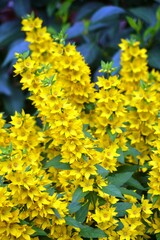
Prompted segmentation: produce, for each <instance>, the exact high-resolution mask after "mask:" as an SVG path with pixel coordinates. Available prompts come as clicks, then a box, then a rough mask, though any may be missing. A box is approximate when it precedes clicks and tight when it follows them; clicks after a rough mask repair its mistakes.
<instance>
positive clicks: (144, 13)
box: [129, 7, 156, 26]
mask: <svg viewBox="0 0 160 240" xmlns="http://www.w3.org/2000/svg"><path fill="white" fill-rule="evenodd" d="M129 11H130V12H131V13H132V14H133V15H134V16H136V17H137V18H140V19H142V20H143V21H145V22H146V23H148V24H149V25H151V26H153V25H154V24H155V23H156V15H155V11H154V9H153V8H151V7H136V8H131V9H129Z"/></svg>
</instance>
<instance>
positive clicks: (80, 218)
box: [76, 202, 89, 223]
mask: <svg viewBox="0 0 160 240" xmlns="http://www.w3.org/2000/svg"><path fill="white" fill-rule="evenodd" d="M88 208H89V202H87V203H85V204H84V205H83V206H82V207H81V208H80V209H79V211H78V212H76V220H77V221H78V222H81V223H83V222H84V221H85V219H86V216H87V213H88Z"/></svg>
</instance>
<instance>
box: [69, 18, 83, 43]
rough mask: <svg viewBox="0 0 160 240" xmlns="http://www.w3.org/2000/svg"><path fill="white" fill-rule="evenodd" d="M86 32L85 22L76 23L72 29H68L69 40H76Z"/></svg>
mask: <svg viewBox="0 0 160 240" xmlns="http://www.w3.org/2000/svg"><path fill="white" fill-rule="evenodd" d="M83 32H84V22H82V21H80V22H75V23H74V24H73V25H72V26H71V27H70V28H68V29H67V32H66V34H67V39H70V38H75V37H78V36H81V35H83Z"/></svg>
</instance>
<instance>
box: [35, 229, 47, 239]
mask: <svg viewBox="0 0 160 240" xmlns="http://www.w3.org/2000/svg"><path fill="white" fill-rule="evenodd" d="M33 229H34V230H35V231H36V232H35V233H33V234H32V237H37V236H46V237H47V236H48V234H47V233H46V232H45V231H44V230H42V229H40V228H38V227H33Z"/></svg>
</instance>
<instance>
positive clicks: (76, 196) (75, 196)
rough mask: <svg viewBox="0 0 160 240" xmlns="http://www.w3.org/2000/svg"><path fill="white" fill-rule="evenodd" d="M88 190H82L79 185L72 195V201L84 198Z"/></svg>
mask: <svg viewBox="0 0 160 240" xmlns="http://www.w3.org/2000/svg"><path fill="white" fill-rule="evenodd" d="M87 194H88V192H83V191H82V188H81V187H78V188H77V189H76V190H75V192H74V193H73V196H72V202H78V201H79V200H80V199H82V198H84V197H85V196H86V195H87Z"/></svg>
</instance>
